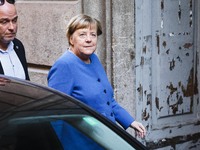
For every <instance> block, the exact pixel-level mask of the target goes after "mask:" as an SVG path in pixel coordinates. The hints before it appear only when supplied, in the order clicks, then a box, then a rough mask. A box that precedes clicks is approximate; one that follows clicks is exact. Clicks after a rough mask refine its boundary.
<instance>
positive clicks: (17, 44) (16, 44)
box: [0, 38, 30, 80]
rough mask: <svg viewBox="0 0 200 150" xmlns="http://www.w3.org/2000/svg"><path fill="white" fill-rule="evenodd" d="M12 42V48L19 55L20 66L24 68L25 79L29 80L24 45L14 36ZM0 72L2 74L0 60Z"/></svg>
mask: <svg viewBox="0 0 200 150" xmlns="http://www.w3.org/2000/svg"><path fill="white" fill-rule="evenodd" d="M13 43H14V50H15V52H16V54H17V56H18V57H19V60H20V61H21V63H22V66H23V68H24V72H25V76H26V80H30V78H29V74H28V65H27V61H26V55H25V50H24V46H23V44H22V42H21V41H20V40H18V39H16V38H15V39H14V40H13ZM0 74H4V71H3V67H2V65H1V62H0Z"/></svg>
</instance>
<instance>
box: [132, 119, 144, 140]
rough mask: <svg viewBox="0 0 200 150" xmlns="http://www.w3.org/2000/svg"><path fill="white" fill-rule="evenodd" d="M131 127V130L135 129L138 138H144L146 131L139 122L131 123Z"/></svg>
mask: <svg viewBox="0 0 200 150" xmlns="http://www.w3.org/2000/svg"><path fill="white" fill-rule="evenodd" d="M131 127H132V128H133V129H135V131H136V135H137V136H139V137H140V138H144V137H145V135H146V129H145V127H144V126H143V125H142V124H141V123H140V122H137V121H133V122H132V123H131Z"/></svg>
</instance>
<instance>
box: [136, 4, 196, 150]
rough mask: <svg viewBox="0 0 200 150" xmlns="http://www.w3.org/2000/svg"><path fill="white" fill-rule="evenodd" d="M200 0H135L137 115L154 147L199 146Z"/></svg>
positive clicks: (189, 147)
mask: <svg viewBox="0 0 200 150" xmlns="http://www.w3.org/2000/svg"><path fill="white" fill-rule="evenodd" d="M198 5H199V2H198V1H196V0H136V7H135V9H136V18H135V19H136V23H135V26H136V54H137V55H136V57H137V58H136V63H137V65H136V86H137V99H138V107H140V108H141V110H142V111H141V113H138V114H137V115H142V121H143V122H144V124H145V125H146V127H147V129H148V134H147V137H146V139H145V143H146V145H147V146H148V147H149V148H151V149H157V148H158V149H159V148H165V149H180V150H182V149H200V108H199V107H200V106H199V105H200V104H199V94H198V81H197V77H198V71H197V67H198V61H199V60H198V55H197V44H199V43H197V42H196V41H197V36H198V33H197V32H196V31H198V28H197V27H198V23H197V20H199V19H198V15H197V14H198V12H200V11H198V9H197V8H198ZM138 118H140V117H139V116H138Z"/></svg>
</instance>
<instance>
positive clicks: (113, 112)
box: [48, 14, 146, 137]
mask: <svg viewBox="0 0 200 150" xmlns="http://www.w3.org/2000/svg"><path fill="white" fill-rule="evenodd" d="M101 34H102V29H101V24H100V22H99V21H98V20H96V19H95V18H91V17H90V16H87V15H84V14H80V15H77V16H75V17H74V18H72V19H71V21H70V22H69V24H68V28H67V34H66V35H67V38H68V42H69V49H68V50H67V51H66V52H65V53H64V54H63V55H62V56H61V57H60V58H59V59H58V60H57V61H56V62H55V64H54V65H53V66H52V68H51V70H50V72H49V74H48V85H49V86H50V87H52V88H55V89H57V90H59V91H62V92H64V93H66V94H68V95H71V96H72V97H75V98H76V99H78V100H80V101H82V102H84V103H85V104H87V105H89V106H90V107H92V108H93V109H95V110H96V111H97V112H99V113H101V114H103V115H104V116H106V117H107V118H109V119H110V120H112V121H113V122H118V123H119V124H120V125H121V126H122V127H123V128H124V129H127V128H128V127H132V128H134V129H135V131H136V133H137V135H139V136H140V137H144V136H145V133H146V130H145V128H144V126H143V125H142V124H141V123H139V122H137V121H135V120H134V118H133V117H132V116H131V115H130V114H129V113H128V112H127V111H126V110H125V109H124V108H122V107H121V106H120V105H119V104H118V103H117V102H116V101H115V99H114V95H113V94H114V93H113V89H112V87H111V84H110V83H109V81H108V78H107V76H106V73H105V71H104V68H103V66H102V64H101V63H100V61H99V59H98V58H97V56H96V55H95V54H94V52H95V50H96V48H97V39H98V36H99V35H101Z"/></svg>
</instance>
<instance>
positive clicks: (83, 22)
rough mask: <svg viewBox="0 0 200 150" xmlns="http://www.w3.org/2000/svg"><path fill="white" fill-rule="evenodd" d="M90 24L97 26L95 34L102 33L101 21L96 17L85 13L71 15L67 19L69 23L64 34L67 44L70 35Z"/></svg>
mask: <svg viewBox="0 0 200 150" xmlns="http://www.w3.org/2000/svg"><path fill="white" fill-rule="evenodd" d="M91 25H95V26H96V27H97V35H98V36H99V35H101V34H102V28H101V23H100V22H99V21H98V20H97V19H95V18H92V17H90V16H88V15H85V14H79V15H77V16H75V17H73V18H72V19H71V20H70V21H69V23H68V25H67V31H66V36H67V39H68V42H69V45H71V44H70V37H71V36H72V34H73V33H74V32H75V31H76V30H78V29H83V28H88V27H90V26H91Z"/></svg>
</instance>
